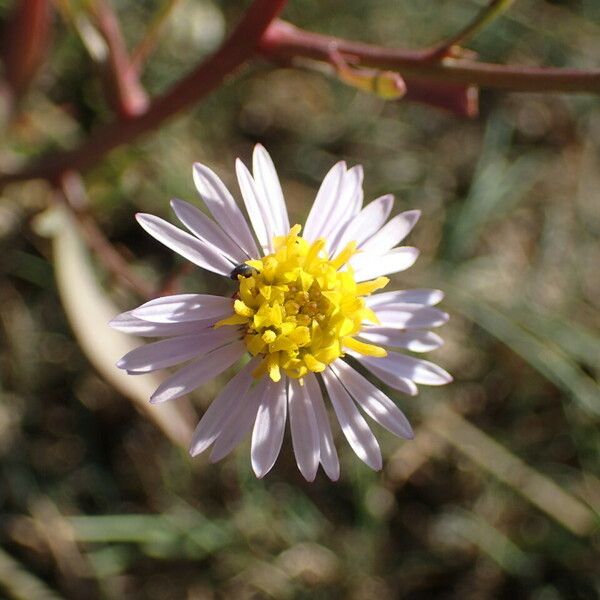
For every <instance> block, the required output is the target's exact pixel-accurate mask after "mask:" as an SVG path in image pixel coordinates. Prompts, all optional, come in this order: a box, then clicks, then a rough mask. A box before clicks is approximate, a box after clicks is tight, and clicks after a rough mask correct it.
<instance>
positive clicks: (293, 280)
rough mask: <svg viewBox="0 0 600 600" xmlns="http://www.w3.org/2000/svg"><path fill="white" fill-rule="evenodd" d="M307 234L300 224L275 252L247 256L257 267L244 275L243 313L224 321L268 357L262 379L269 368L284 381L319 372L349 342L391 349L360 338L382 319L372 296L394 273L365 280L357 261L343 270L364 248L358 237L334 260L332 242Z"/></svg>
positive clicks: (239, 309) (370, 349) (362, 348)
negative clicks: (329, 251) (357, 273)
mask: <svg viewBox="0 0 600 600" xmlns="http://www.w3.org/2000/svg"><path fill="white" fill-rule="evenodd" d="M299 233H300V225H294V227H292V229H291V230H290V232H289V233H288V234H287V235H286V236H281V237H276V238H275V239H274V247H275V251H274V252H273V254H269V255H268V256H265V257H264V258H262V259H260V260H249V261H247V262H246V264H248V265H249V266H251V267H252V269H253V271H252V274H251V275H250V276H247V277H244V276H242V275H238V281H239V286H240V288H239V293H238V294H236V296H235V297H236V300H235V302H234V311H235V312H234V314H233V315H232V316H230V317H228V318H226V319H223V320H222V321H219V322H218V323H217V324H216V327H220V326H224V325H230V326H238V327H239V326H241V327H242V329H243V331H244V340H245V342H246V347H247V348H248V352H250V354H252V356H262V357H263V360H262V361H261V363H260V366H259V367H258V369H257V370H256V371H255V373H254V376H255V377H261V376H262V375H265V374H267V373H268V374H269V376H270V377H271V379H272V380H273V381H279V380H280V379H281V371H283V372H284V373H285V374H286V375H288V376H289V377H293V378H294V379H299V378H302V377H304V376H305V375H306V374H307V373H309V372H317V373H318V372H320V371H323V370H324V369H325V367H326V366H327V365H328V364H329V363H331V362H333V361H334V360H336V359H337V358H339V357H340V356H343V354H344V348H350V349H352V350H355V351H357V352H360V353H362V354H367V355H370V356H385V355H386V351H385V350H384V349H383V348H380V347H378V346H374V345H372V344H366V343H364V342H361V341H359V340H357V339H356V338H355V337H354V336H355V335H356V334H357V333H358V332H359V331H360V329H361V327H362V323H363V322H365V321H370V322H372V323H378V320H377V317H376V315H375V313H374V312H373V311H372V310H371V309H370V308H368V307H367V306H366V304H365V301H364V297H365V296H368V295H369V294H371V293H373V292H374V291H375V290H378V289H380V288H382V287H384V286H385V285H387V283H388V281H389V279H388V278H387V277H378V278H377V279H374V280H372V281H365V282H361V283H357V282H356V281H355V280H354V273H353V271H352V268H351V267H350V266H348V267H347V269H346V270H344V271H340V268H341V267H343V266H344V265H345V264H346V263H347V262H348V260H349V259H350V258H351V257H352V256H353V255H354V254H355V253H356V252H357V250H356V243H355V242H351V243H349V244H348V245H347V246H346V247H345V248H344V249H343V250H342V251H341V252H340V253H339V254H338V255H337V256H336V257H335V258H333V259H331V260H330V259H329V258H328V257H327V255H326V254H325V252H324V248H325V241H324V240H321V239H320V240H317V241H316V242H313V243H312V244H311V243H310V242H308V241H306V240H305V239H303V238H301V237H300V236H299V235H298V234H299Z"/></svg>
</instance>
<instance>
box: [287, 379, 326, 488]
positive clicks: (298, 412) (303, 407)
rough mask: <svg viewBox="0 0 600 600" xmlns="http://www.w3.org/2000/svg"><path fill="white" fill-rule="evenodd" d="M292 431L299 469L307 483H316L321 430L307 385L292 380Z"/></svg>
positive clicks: (290, 387)
mask: <svg viewBox="0 0 600 600" xmlns="http://www.w3.org/2000/svg"><path fill="white" fill-rule="evenodd" d="M288 405H289V412H290V430H291V432H292V445H293V447H294V454H295V455H296V463H297V464H298V469H300V472H301V473H302V475H303V476H304V479H306V480H307V481H314V479H315V477H316V475H317V468H318V467H319V457H320V453H321V452H320V451H321V449H320V446H319V429H318V426H317V420H316V417H315V412H314V409H313V405H312V403H311V400H310V398H309V397H308V393H307V389H306V385H300V383H299V382H298V380H297V379H290V381H289V390H288Z"/></svg>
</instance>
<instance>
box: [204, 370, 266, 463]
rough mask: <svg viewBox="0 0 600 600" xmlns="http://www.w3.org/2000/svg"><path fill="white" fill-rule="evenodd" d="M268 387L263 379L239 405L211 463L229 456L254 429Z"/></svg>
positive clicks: (226, 427) (216, 446)
mask: <svg viewBox="0 0 600 600" xmlns="http://www.w3.org/2000/svg"><path fill="white" fill-rule="evenodd" d="M267 386H268V381H267V380H266V378H264V377H263V379H261V380H260V381H259V382H258V383H257V384H256V385H255V386H254V387H251V388H250V390H249V391H248V393H247V394H246V396H245V398H244V401H243V402H238V403H237V407H236V408H235V409H234V410H233V411H232V412H231V413H230V415H229V417H228V418H227V420H226V421H225V423H223V427H222V429H221V433H220V434H219V437H218V438H217V440H216V441H215V445H214V447H213V449H212V452H211V453H210V462H213V463H214V462H217V461H219V460H221V459H222V458H223V457H225V456H227V455H228V454H229V453H230V452H231V451H232V450H233V449H234V448H235V447H236V446H237V445H238V444H239V443H240V442H241V441H242V440H243V439H244V437H245V436H246V434H247V433H248V432H249V431H250V429H252V425H253V424H254V422H255V420H256V413H257V411H258V407H259V406H260V403H261V401H262V399H263V397H264V395H265V393H266V390H267Z"/></svg>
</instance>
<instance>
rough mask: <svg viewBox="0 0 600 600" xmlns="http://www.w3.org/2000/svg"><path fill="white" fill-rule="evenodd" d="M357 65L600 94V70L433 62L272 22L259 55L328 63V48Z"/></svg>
mask: <svg viewBox="0 0 600 600" xmlns="http://www.w3.org/2000/svg"><path fill="white" fill-rule="evenodd" d="M332 47H334V48H335V49H336V50H337V51H338V52H339V53H340V54H343V55H346V56H347V57H349V58H357V59H359V61H360V64H361V65H364V66H369V67H377V68H380V69H396V70H398V71H400V72H401V74H402V76H403V77H404V76H406V77H411V78H413V79H421V80H428V81H438V82H444V83H456V84H463V85H476V86H479V87H488V88H496V89H504V90H511V91H514V92H591V93H596V94H598V93H600V69H590V70H585V71H584V70H579V69H559V68H552V67H527V66H512V65H498V64H492V63H482V62H474V61H472V60H468V59H450V58H447V59H445V60H443V61H438V60H432V58H431V50H430V49H425V50H403V49H390V48H382V47H381V46H374V45H372V44H364V43H361V42H352V41H349V40H345V39H342V38H336V37H332V36H327V35H322V34H318V33H311V32H308V31H304V30H302V29H299V28H297V27H295V26H293V25H291V24H290V23H287V22H285V21H281V20H276V21H274V22H273V24H272V25H271V26H270V27H269V29H268V30H267V31H266V32H265V35H264V36H263V39H262V43H261V51H262V53H263V54H264V55H265V56H266V57H268V58H271V59H273V60H275V61H277V60H282V59H283V60H290V59H293V58H297V57H303V58H312V59H314V60H322V61H325V62H327V61H328V56H329V54H330V52H331V48H332Z"/></svg>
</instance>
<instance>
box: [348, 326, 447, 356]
mask: <svg viewBox="0 0 600 600" xmlns="http://www.w3.org/2000/svg"><path fill="white" fill-rule="evenodd" d="M359 335H360V337H361V338H363V339H365V340H367V341H368V342H371V343H372V344H378V345H382V346H392V347H394V348H406V349H407V350H410V351H411V352H431V351H432V350H435V349H436V348H439V347H440V346H441V345H442V344H443V343H444V340H443V339H442V338H441V337H440V336H439V335H437V334H435V333H433V332H432V331H412V330H411V331H403V330H402V329H395V328H391V327H365V328H364V329H362V330H361V332H360V334H359Z"/></svg>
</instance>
